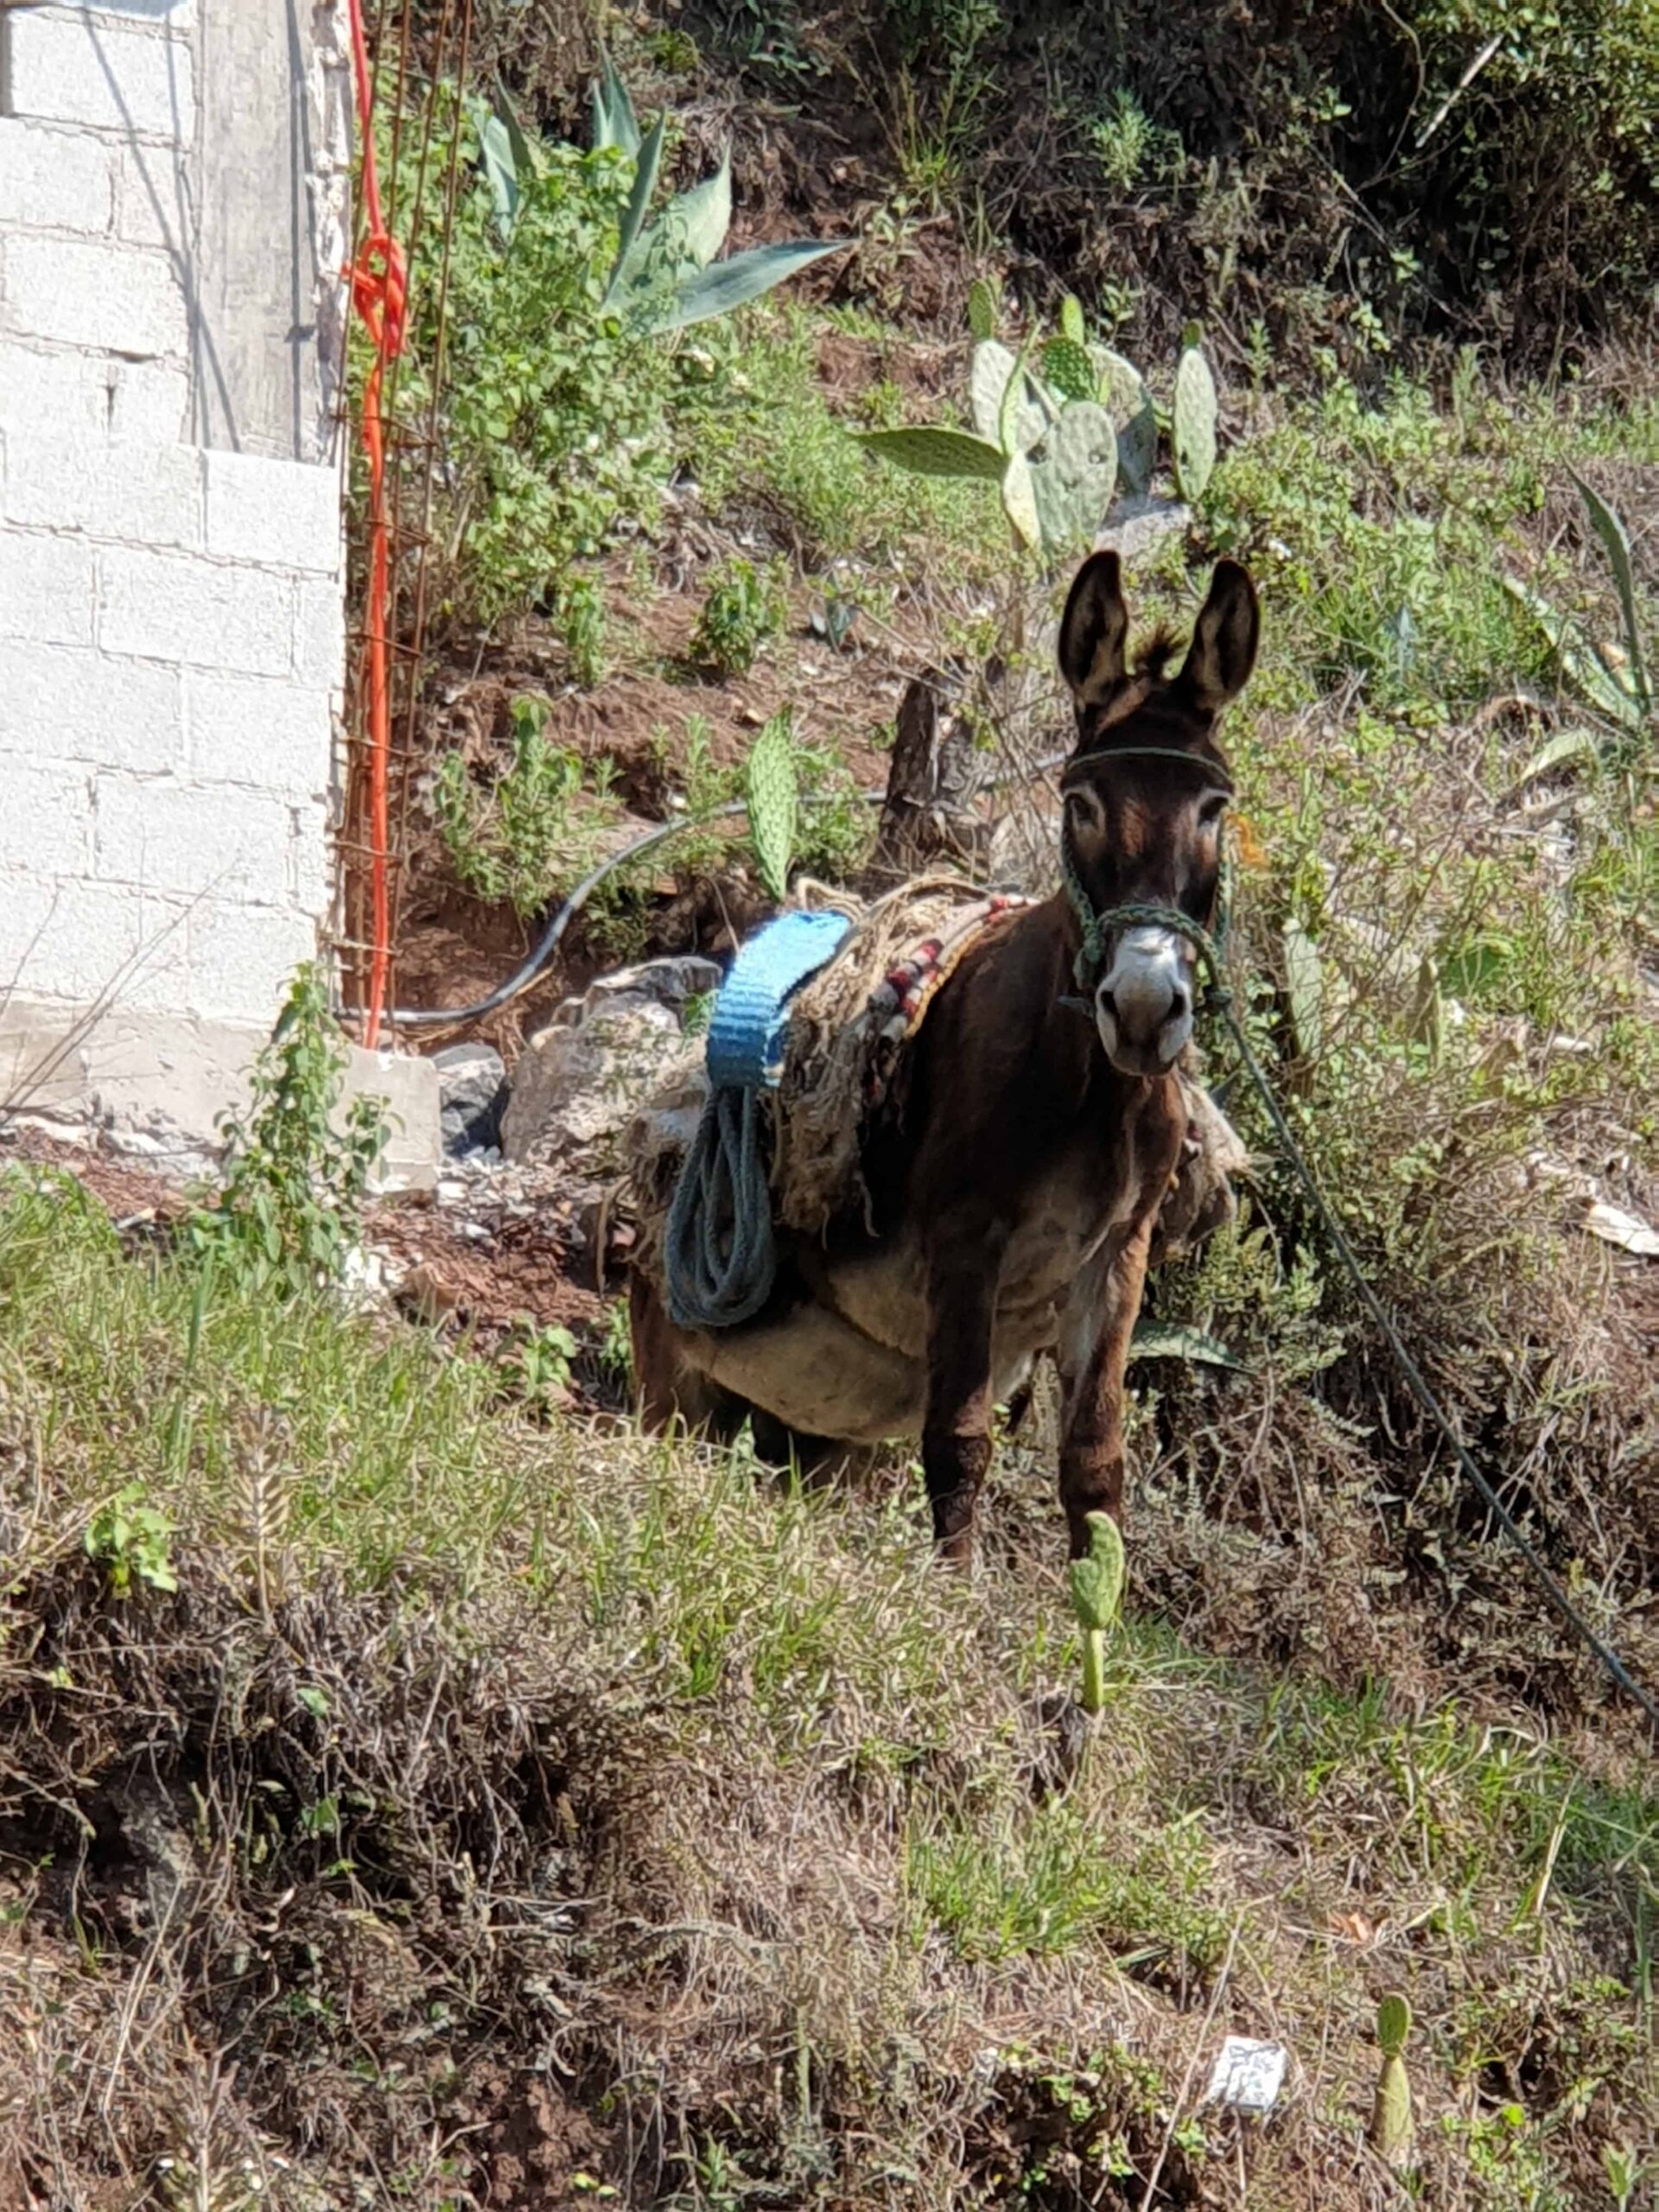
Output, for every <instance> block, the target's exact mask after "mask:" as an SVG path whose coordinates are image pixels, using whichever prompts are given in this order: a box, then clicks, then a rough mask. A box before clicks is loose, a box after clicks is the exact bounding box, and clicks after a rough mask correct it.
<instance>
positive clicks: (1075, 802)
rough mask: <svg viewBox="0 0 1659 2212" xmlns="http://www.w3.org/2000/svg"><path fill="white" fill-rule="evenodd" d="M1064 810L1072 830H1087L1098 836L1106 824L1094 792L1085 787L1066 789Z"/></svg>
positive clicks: (1102, 810) (1103, 812)
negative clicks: (1080, 789)
mask: <svg viewBox="0 0 1659 2212" xmlns="http://www.w3.org/2000/svg"><path fill="white" fill-rule="evenodd" d="M1065 811H1066V817H1067V818H1068V820H1069V821H1070V822H1071V826H1072V828H1073V829H1087V830H1089V831H1090V832H1091V833H1092V834H1093V835H1094V836H1099V834H1100V832H1101V831H1102V830H1103V829H1104V828H1105V826H1106V815H1105V810H1104V809H1103V807H1102V805H1101V803H1100V801H1099V799H1098V798H1096V796H1095V794H1094V792H1093V791H1090V790H1088V789H1086V788H1085V789H1084V790H1082V791H1067V793H1066V795H1065Z"/></svg>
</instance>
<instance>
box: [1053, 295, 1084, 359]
mask: <svg viewBox="0 0 1659 2212" xmlns="http://www.w3.org/2000/svg"><path fill="white" fill-rule="evenodd" d="M1060 335H1061V337H1062V338H1064V339H1065V340H1066V342H1067V343H1068V344H1069V345H1072V346H1081V345H1082V344H1083V343H1084V340H1085V338H1086V336H1087V331H1086V329H1085V327H1084V320H1083V302H1082V301H1081V300H1078V299H1075V298H1074V297H1073V296H1072V295H1071V293H1070V292H1068V293H1067V294H1066V296H1065V298H1064V299H1063V300H1062V301H1061V302H1060Z"/></svg>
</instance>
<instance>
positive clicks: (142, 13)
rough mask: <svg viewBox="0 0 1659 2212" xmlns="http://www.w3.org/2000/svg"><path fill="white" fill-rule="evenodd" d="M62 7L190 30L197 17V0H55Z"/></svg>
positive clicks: (87, 13) (169, 28)
mask: <svg viewBox="0 0 1659 2212" xmlns="http://www.w3.org/2000/svg"><path fill="white" fill-rule="evenodd" d="M54 5H55V6H57V7H59V8H74V9H79V10H80V12H81V13H82V14H83V15H90V16H132V17H134V18H135V19H136V20H137V21H138V22H147V23H164V24H165V25H166V27H167V29H168V30H170V31H182V30H188V29H190V28H191V27H192V25H193V24H194V22H195V20H196V0H54Z"/></svg>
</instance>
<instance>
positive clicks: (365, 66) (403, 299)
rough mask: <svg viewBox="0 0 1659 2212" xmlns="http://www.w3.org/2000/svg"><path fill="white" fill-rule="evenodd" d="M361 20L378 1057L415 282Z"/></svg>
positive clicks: (356, 28)
mask: <svg viewBox="0 0 1659 2212" xmlns="http://www.w3.org/2000/svg"><path fill="white" fill-rule="evenodd" d="M351 12H352V60H353V73H354V74H355V77H356V79H357V119H358V136H359V142H360V145H361V151H362V162H363V200H364V207H365V216H366V222H365V229H364V235H363V241H362V244H361V245H360V246H359V249H358V252H357V256H356V258H355V259H354V260H353V261H351V262H348V263H347V264H346V268H345V270H343V271H342V274H343V275H344V276H345V277H346V280H347V282H348V283H350V285H351V288H352V304H353V307H355V308H356V309H357V312H358V313H359V315H361V316H362V318H363V321H364V325H365V328H366V329H367V331H368V334H369V336H370V337H371V339H372V340H373V341H374V365H373V366H372V368H371V369H370V371H369V373H368V376H367V378H365V382H364V386H363V423H362V429H363V450H364V453H365V454H366V456H367V459H368V464H369V576H368V594H367V601H366V603H365V608H364V616H363V632H364V642H365V645H366V646H367V648H368V664H369V681H368V708H369V822H370V828H369V869H370V876H369V880H370V889H371V895H372V904H373V924H372V945H371V949H370V955H369V995H368V1006H367V1009H366V1011H365V1014H364V1018H363V1041H364V1043H365V1045H367V1046H370V1047H371V1048H372V1047H373V1046H376V1045H378V1043H379V1041H380V1022H381V1018H382V1015H383V1014H384V1012H385V1004H386V988H387V982H388V977H389V975H390V972H391V884H390V876H391V819H390V806H389V801H388V796H387V793H388V785H389V783H390V763H391V691H390V685H389V683H388V678H387V668H386V662H387V652H388V646H389V639H388V636H387V630H388V626H389V622H390V619H391V618H390V608H389V604H388V602H389V601H390V598H391V545H390V540H389V533H388V531H387V526H386V467H385V423H384V421H383V419H382V416H381V412H380V395H381V386H382V384H383V383H384V380H385V371H386V364H387V362H388V361H391V360H393V359H396V357H397V355H398V354H399V353H402V352H403V350H404V323H405V318H406V315H407V313H408V307H409V280H408V275H407V272H406V270H405V269H404V257H403V255H402V253H401V252H400V251H399V250H398V246H397V240H396V239H395V238H392V237H391V235H390V233H389V232H387V229H386V226H385V217H384V215H383V214H382V213H381V207H380V181H379V177H378V174H377V172H376V168H375V161H374V118H373V112H372V95H371V90H370V80H369V57H368V45H367V41H366V40H365V37H364V33H363V8H362V0H351Z"/></svg>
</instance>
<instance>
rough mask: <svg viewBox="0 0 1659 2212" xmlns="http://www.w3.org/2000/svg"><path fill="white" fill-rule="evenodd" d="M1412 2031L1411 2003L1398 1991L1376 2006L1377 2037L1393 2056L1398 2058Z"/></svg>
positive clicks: (1384, 2048)
mask: <svg viewBox="0 0 1659 2212" xmlns="http://www.w3.org/2000/svg"><path fill="white" fill-rule="evenodd" d="M1410 2033H1411V2003H1410V2000H1409V1999H1408V1998H1404V1997H1402V1996H1400V1995H1398V1994H1397V1993H1396V1994H1395V1995H1393V1996H1389V1997H1385V1998H1384V1999H1383V2001H1382V2003H1381V2004H1380V2005H1378V2006H1377V2008H1376V2039H1377V2042H1378V2043H1379V2044H1381V2045H1382V2047H1383V2050H1385V2051H1387V2052H1388V2054H1389V2056H1390V2057H1391V2058H1398V2057H1399V2056H1400V2054H1401V2052H1402V2050H1404V2049H1405V2047H1406V2037H1408V2035H1409V2034H1410Z"/></svg>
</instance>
